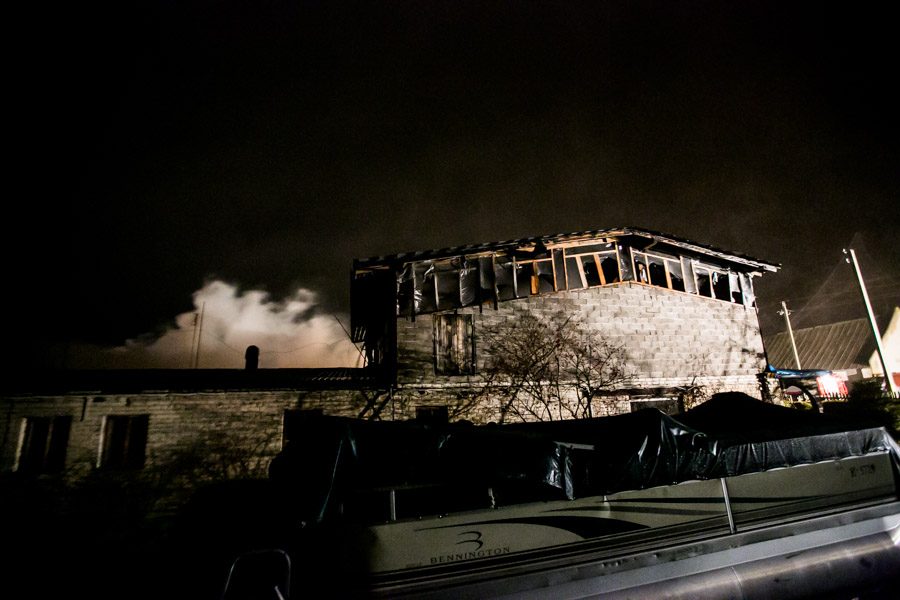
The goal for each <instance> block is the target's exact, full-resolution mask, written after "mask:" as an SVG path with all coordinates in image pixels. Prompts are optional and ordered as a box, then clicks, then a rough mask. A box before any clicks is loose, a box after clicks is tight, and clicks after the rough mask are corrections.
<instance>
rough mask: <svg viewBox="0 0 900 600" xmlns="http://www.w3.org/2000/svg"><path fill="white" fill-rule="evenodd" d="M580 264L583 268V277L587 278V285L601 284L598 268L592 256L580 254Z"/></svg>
mask: <svg viewBox="0 0 900 600" xmlns="http://www.w3.org/2000/svg"><path fill="white" fill-rule="evenodd" d="M581 266H582V267H583V268H584V278H585V279H586V280H587V284H588V287H594V286H598V285H603V280H602V279H600V270H599V269H598V268H597V263H596V261H595V260H594V257H593V256H582V257H581Z"/></svg>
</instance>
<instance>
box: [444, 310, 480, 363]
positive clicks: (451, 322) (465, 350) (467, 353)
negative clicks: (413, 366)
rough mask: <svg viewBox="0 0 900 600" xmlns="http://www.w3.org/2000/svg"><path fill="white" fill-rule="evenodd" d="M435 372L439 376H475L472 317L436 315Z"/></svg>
mask: <svg viewBox="0 0 900 600" xmlns="http://www.w3.org/2000/svg"><path fill="white" fill-rule="evenodd" d="M434 372H435V373H437V374H438V375H474V374H475V336H474V322H473V318H472V315H455V314H449V315H434Z"/></svg>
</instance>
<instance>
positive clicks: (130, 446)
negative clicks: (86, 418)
mask: <svg viewBox="0 0 900 600" xmlns="http://www.w3.org/2000/svg"><path fill="white" fill-rule="evenodd" d="M149 423H150V415H109V416H108V417H106V421H105V423H104V428H103V429H104V430H103V440H102V447H101V455H100V466H101V467H105V468H109V469H140V468H141V467H143V466H144V461H145V459H146V451H147V427H148V425H149Z"/></svg>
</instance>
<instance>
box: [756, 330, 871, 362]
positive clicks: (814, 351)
mask: <svg viewBox="0 0 900 600" xmlns="http://www.w3.org/2000/svg"><path fill="white" fill-rule="evenodd" d="M794 340H795V342H796V344H797V354H798V355H799V356H800V365H801V366H802V367H803V368H804V369H828V370H832V371H842V370H848V369H858V368H860V367H866V366H868V365H869V356H870V355H871V354H872V352H874V351H875V339H874V337H873V335H872V327H871V326H870V325H869V320H868V319H867V318H864V319H852V320H850V321H841V322H839V323H831V324H828V325H818V326H816V327H808V328H805V329H794ZM765 343H766V354H767V355H768V358H769V363H770V364H771V365H772V366H773V367H776V368H791V369H792V368H794V367H796V366H797V365H796V361H795V360H794V351H793V349H792V348H791V338H790V335H789V334H788V332H787V331H783V332H781V333H777V334H775V335H773V336H771V337H770V338H767V339H766V340H765Z"/></svg>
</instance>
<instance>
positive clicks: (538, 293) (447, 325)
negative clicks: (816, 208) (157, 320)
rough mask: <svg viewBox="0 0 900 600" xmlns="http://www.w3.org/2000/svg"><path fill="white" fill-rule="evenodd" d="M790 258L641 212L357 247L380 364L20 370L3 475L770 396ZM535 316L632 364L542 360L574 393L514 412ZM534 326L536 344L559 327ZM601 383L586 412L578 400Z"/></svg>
mask: <svg viewBox="0 0 900 600" xmlns="http://www.w3.org/2000/svg"><path fill="white" fill-rule="evenodd" d="M778 268H779V267H778V265H775V264H772V263H768V262H765V261H761V260H758V259H754V258H750V257H748V256H743V255H739V254H735V253H731V252H726V251H723V250H718V249H715V248H712V247H709V246H706V245H702V244H699V243H696V242H692V241H688V240H685V239H680V238H677V237H674V236H671V235H664V234H660V233H654V232H651V231H646V230H641V229H633V228H623V229H609V230H601V231H588V232H581V233H571V234H564V235H547V236H541V237H533V238H525V239H520V240H512V241H506V242H497V243H486V244H479V245H470V246H464V247H458V248H446V249H440V250H429V251H421V252H412V253H408V254H398V255H392V256H381V257H375V258H367V259H359V260H355V261H354V263H353V271H352V282H351V317H352V318H351V332H350V333H351V336H352V338H353V340H354V342H356V343H358V344H359V345H360V348H361V350H362V352H363V353H364V355H365V357H366V365H365V366H364V367H362V368H334V369H259V368H255V367H256V365H255V364H254V363H253V361H252V360H250V358H251V357H248V365H247V368H246V369H243V370H238V369H235V370H229V369H183V370H153V369H149V370H138V371H112V370H111V371H92V372H57V373H18V374H9V375H8V376H7V377H6V378H5V379H4V381H3V384H2V386H0V403H2V408H3V410H2V412H0V414H2V417H0V429H2V431H3V435H2V438H3V439H2V443H0V473H3V472H16V473H35V474H38V475H45V474H52V473H56V472H66V473H72V474H77V473H87V472H91V471H94V470H98V469H99V470H126V471H128V470H133V469H138V470H140V469H143V468H145V467H154V466H155V467H160V466H161V465H163V466H164V465H167V464H169V463H171V460H172V459H171V457H172V456H177V455H184V454H185V453H186V452H188V451H192V449H196V447H197V445H198V440H200V441H203V444H202V446H203V449H202V453H204V454H210V455H211V454H212V451H211V450H210V449H211V448H213V447H214V446H215V444H213V441H215V442H216V444H218V446H219V447H222V448H229V449H230V450H229V451H232V450H234V449H235V448H238V449H241V448H244V449H249V450H247V452H249V453H250V454H252V455H253V456H258V457H261V459H266V458H267V457H271V456H272V455H273V454H274V452H276V451H277V450H278V449H279V448H280V447H281V444H282V442H283V441H284V440H285V439H287V438H290V436H291V431H292V429H293V425H292V423H294V422H295V421H296V420H297V419H302V418H306V416H307V415H309V414H318V413H321V414H327V415H339V416H350V417H360V418H376V419H385V420H389V419H397V420H400V419H411V418H438V419H444V418H448V417H450V418H454V419H469V420H473V421H484V422H486V421H491V420H499V419H501V418H503V417H506V419H507V420H510V421H511V420H515V419H523V420H529V419H537V418H542V417H546V418H554V419H557V418H568V417H573V416H600V415H601V414H608V413H613V412H628V411H630V410H634V409H637V408H640V407H644V406H657V407H660V408H662V409H663V410H666V411H669V412H674V411H675V410H676V409H678V408H683V406H680V405H679V404H678V401H679V400H685V399H689V400H691V399H692V400H694V401H696V400H702V399H703V398H705V397H708V396H709V395H711V394H713V393H716V392H722V391H740V392H745V393H747V394H750V395H753V396H755V397H760V390H759V387H758V385H759V380H758V376H759V375H760V374H761V373H764V371H765V368H766V360H765V358H764V351H763V344H762V339H761V336H760V331H759V322H758V318H757V313H756V302H755V297H754V292H753V278H754V277H756V276H759V275H761V274H763V273H765V272H774V271H776V270H777V269H778ZM526 321H530V322H531V323H532V324H534V325H535V326H536V329H534V330H533V331H538V330H539V329H540V327H541V326H543V325H545V324H551V323H556V325H558V329H556V330H553V331H555V332H556V333H557V334H558V337H559V338H560V339H565V340H567V341H569V342H571V341H575V342H578V343H581V344H582V345H583V347H584V348H586V349H587V350H588V362H590V359H596V358H597V357H599V356H601V349H603V348H607V349H610V348H611V349H615V350H616V351H617V352H620V353H618V354H616V355H615V357H616V358H617V359H621V367H622V370H621V371H620V372H618V374H617V377H614V378H608V379H606V380H602V377H601V378H600V379H601V380H600V381H598V380H597V379H596V378H595V379H591V378H590V377H580V378H579V376H580V375H584V372H582V373H578V372H577V370H576V372H574V373H573V371H572V370H571V369H570V370H566V369H560V371H559V372H558V373H557V374H558V375H560V374H561V376H560V377H558V378H557V379H555V380H554V379H553V378H552V373H549V372H547V371H544V372H538V371H534V370H532V371H529V372H527V373H525V374H524V375H525V376H527V377H532V378H534V377H535V376H536V377H537V378H538V380H537V381H529V382H525V381H524V380H522V379H520V380H519V381H518V384H521V385H522V386H524V385H526V384H527V385H532V386H533V390H532V396H536V395H539V394H540V391H539V390H548V389H551V388H553V387H554V386H555V387H556V389H551V392H552V393H550V394H548V395H547V397H545V398H543V400H545V401H546V400H549V401H550V402H551V403H552V402H557V403H558V404H559V406H549V405H546V406H544V407H543V409H545V410H546V409H553V412H551V413H548V414H546V415H541V414H531V413H528V412H527V411H520V413H519V414H517V415H513V414H509V415H505V414H504V413H503V410H502V409H503V405H502V402H503V401H504V398H505V399H506V400H507V401H508V400H509V398H510V390H511V389H512V388H511V387H510V381H509V380H508V378H504V374H503V373H501V374H500V376H497V373H496V371H492V368H493V366H494V365H495V364H496V363H497V362H498V361H499V359H501V358H503V354H504V352H506V350H505V346H504V344H503V338H502V335H500V336H498V335H497V334H498V332H499V333H500V334H502V333H503V332H504V327H506V328H507V330H515V328H514V327H513V326H515V325H516V324H520V323H523V322H526ZM522 331H524V332H525V333H526V334H528V335H531V334H532V333H533V332H532V331H531V330H527V329H525V330H519V333H521V332H522ZM572 332H577V333H578V335H577V336H575V335H571V334H572ZM492 333H493V336H492V335H491V334H492ZM567 336H568V337H567ZM517 341H518V342H523V343H522V344H520V350H522V349H524V351H525V352H526V353H527V352H529V351H530V348H531V347H539V346H540V345H541V343H542V341H541V340H540V339H538V337H537V336H534V337H525V338H524V339H521V338H520V339H519V340H517ZM609 356H612V355H611V354H610V355H609ZM506 358H509V357H506ZM514 358H515V357H514ZM518 358H521V357H518ZM576 358H578V359H581V358H583V357H581V356H577V357H576ZM534 384H536V385H534ZM563 388H564V390H563ZM560 390H563V391H560ZM585 390H587V391H588V393H587V395H585ZM585 399H587V401H588V402H587V405H586V407H585V406H582V408H587V411H586V412H585V411H582V413H581V414H576V413H575V411H572V410H568V409H567V410H568V412H567V411H564V410H563V406H562V404H564V403H568V402H572V403H575V404H577V403H578V402H582V403H583V402H584V401H585ZM532 412H533V413H534V412H535V411H532ZM204 440H205V441H204ZM245 453H246V452H245ZM261 464H262V463H261Z"/></svg>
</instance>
